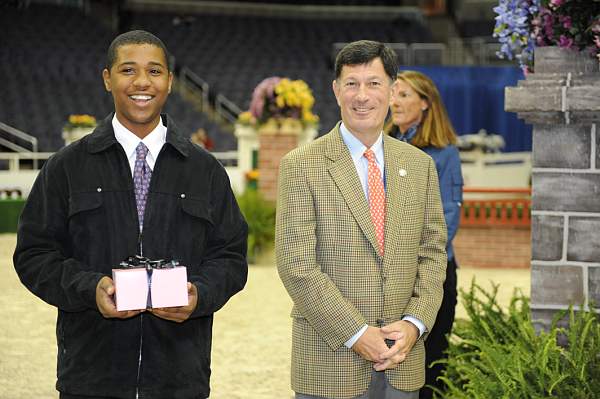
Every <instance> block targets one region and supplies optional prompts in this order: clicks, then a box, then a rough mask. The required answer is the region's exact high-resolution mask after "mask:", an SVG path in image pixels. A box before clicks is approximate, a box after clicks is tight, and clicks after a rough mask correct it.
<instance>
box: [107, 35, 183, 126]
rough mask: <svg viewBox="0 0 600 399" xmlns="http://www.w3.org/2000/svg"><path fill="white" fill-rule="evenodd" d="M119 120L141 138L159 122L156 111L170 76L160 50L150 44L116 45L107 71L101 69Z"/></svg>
mask: <svg viewBox="0 0 600 399" xmlns="http://www.w3.org/2000/svg"><path fill="white" fill-rule="evenodd" d="M102 77H103V79H104V86H105V87H106V90H107V91H110V92H111V93H112V96H113V100H114V104H115V113H116V115H117V119H118V120H119V122H121V123H122V124H123V126H125V127H126V128H127V129H129V130H130V131H131V132H133V133H134V134H135V135H136V136H138V137H140V138H144V137H146V136H147V135H148V133H150V132H151V131H152V130H153V129H154V128H155V127H156V126H157V125H158V123H159V122H160V111H161V110H162V108H163V106H164V104H165V102H166V101H167V97H168V95H169V93H170V92H171V83H172V81H173V75H172V73H170V72H169V71H168V68H167V59H166V56H165V53H164V52H163V50H162V49H161V48H160V47H158V46H154V45H152V44H126V45H122V46H120V47H118V49H117V58H116V60H115V62H114V64H113V65H112V66H111V68H110V71H109V70H108V69H104V70H103V71H102Z"/></svg>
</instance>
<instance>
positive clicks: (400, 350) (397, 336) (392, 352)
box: [375, 320, 419, 371]
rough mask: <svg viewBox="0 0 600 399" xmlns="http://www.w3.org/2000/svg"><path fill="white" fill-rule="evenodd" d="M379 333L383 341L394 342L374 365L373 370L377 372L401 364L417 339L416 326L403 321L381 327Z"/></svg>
mask: <svg viewBox="0 0 600 399" xmlns="http://www.w3.org/2000/svg"><path fill="white" fill-rule="evenodd" d="M381 333H382V335H383V337H384V338H385V339H390V340H394V341H396V342H395V343H394V345H392V346H391V347H390V348H389V349H388V350H387V351H385V352H384V353H382V354H381V355H380V358H381V359H382V361H381V362H379V363H376V364H375V370H377V371H381V370H386V369H389V368H394V367H396V366H397V365H398V364H399V363H402V362H403V361H404V360H405V359H406V356H407V355H408V353H409V352H410V351H411V350H412V348H413V346H414V345H415V343H416V342H417V339H418V338H419V329H418V328H417V326H415V325H414V324H413V323H411V322H409V321H405V320H400V321H396V322H394V323H391V324H388V325H387V326H384V327H381Z"/></svg>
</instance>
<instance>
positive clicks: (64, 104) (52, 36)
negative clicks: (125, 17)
mask: <svg viewBox="0 0 600 399" xmlns="http://www.w3.org/2000/svg"><path fill="white" fill-rule="evenodd" d="M0 26H2V27H3V35H2V37H0V73H2V74H3V76H5V77H7V79H5V80H4V83H3V88H2V89H0V91H1V92H2V95H1V96H0V121H2V122H4V123H6V124H8V125H10V126H13V127H15V128H17V129H19V130H22V131H24V132H26V133H29V134H32V135H34V136H35V137H37V138H38V140H39V150H40V151H56V150H58V149H59V148H61V147H62V146H63V143H64V142H63V139H62V136H61V133H62V127H63V125H64V123H65V122H66V121H67V119H68V116H69V115H70V114H90V115H93V116H95V117H96V118H104V117H105V116H106V115H108V114H109V113H110V112H111V111H112V110H113V105H112V98H111V96H110V94H109V93H107V92H106V91H105V90H104V86H103V84H102V80H101V71H102V68H103V67H104V65H105V54H106V48H107V47H108V45H109V44H110V42H111V40H112V38H113V37H114V34H113V33H111V32H110V31H109V30H108V29H107V28H105V27H103V26H102V25H101V24H100V23H99V22H98V21H97V20H96V19H93V18H90V17H87V16H85V15H83V14H82V13H81V12H80V11H79V10H77V9H75V8H70V7H57V6H51V5H39V4H35V5H31V6H30V7H28V8H25V9H18V8H16V7H4V8H2V12H0ZM166 111H167V112H168V113H170V114H171V115H173V116H174V118H175V119H176V120H177V121H178V124H179V125H180V126H181V127H182V128H183V130H184V132H186V133H187V134H191V133H192V132H193V131H195V130H196V129H197V128H198V127H200V126H202V127H204V128H205V130H206V131H207V133H208V135H209V137H210V138H211V139H212V141H213V142H214V143H215V148H214V150H215V151H226V150H232V149H235V146H236V144H235V138H234V137H233V136H232V134H231V133H229V132H226V131H223V130H222V129H220V128H219V126H218V125H216V124H215V123H212V122H210V121H209V120H208V119H207V117H206V116H205V115H204V114H202V113H200V112H198V111H196V110H195V109H194V108H193V106H192V105H191V104H190V103H188V102H187V101H185V100H184V99H182V98H181V97H180V96H179V95H178V94H176V93H173V94H172V95H171V96H170V98H169V101H168V103H167V105H166Z"/></svg>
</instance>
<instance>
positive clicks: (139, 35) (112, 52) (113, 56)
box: [106, 30, 171, 72]
mask: <svg viewBox="0 0 600 399" xmlns="http://www.w3.org/2000/svg"><path fill="white" fill-rule="evenodd" d="M127 44H150V45H152V46H156V47H158V48H160V49H161V50H162V51H163V54H164V55H165V61H166V63H167V70H168V71H169V72H170V71H171V67H170V66H169V51H168V50H167V46H165V44H164V43H163V42H162V40H160V39H159V38H158V37H156V36H154V35H153V34H152V33H150V32H146V31H145V30H132V31H129V32H125V33H122V34H120V35H119V36H117V37H115V40H113V41H112V43H111V44H110V46H108V51H107V52H106V69H108V70H109V71H110V68H112V66H113V65H114V64H115V61H116V60H117V50H118V49H119V47H121V46H125V45H127Z"/></svg>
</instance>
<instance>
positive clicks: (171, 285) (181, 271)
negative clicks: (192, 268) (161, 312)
mask: <svg viewBox="0 0 600 399" xmlns="http://www.w3.org/2000/svg"><path fill="white" fill-rule="evenodd" d="M150 290H151V293H152V296H151V298H152V307H153V308H169V307H174V306H187V304H188V290H187V270H186V268H185V266H177V267H172V268H166V269H154V270H153V271H152V284H151V288H150Z"/></svg>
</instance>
